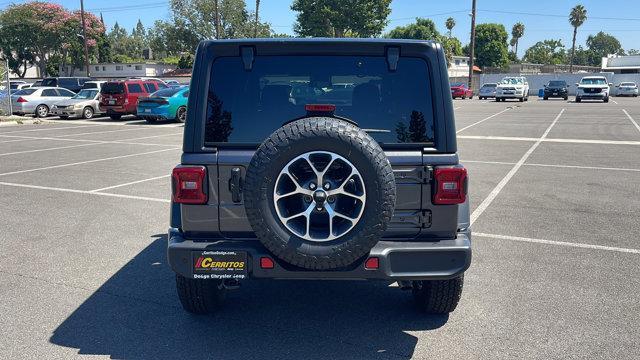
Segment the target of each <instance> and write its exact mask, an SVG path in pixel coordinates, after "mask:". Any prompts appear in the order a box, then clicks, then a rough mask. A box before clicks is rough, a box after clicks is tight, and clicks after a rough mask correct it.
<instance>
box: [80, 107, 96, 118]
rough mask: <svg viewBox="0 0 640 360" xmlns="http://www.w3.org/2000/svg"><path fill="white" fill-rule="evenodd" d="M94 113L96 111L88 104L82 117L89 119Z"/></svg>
mask: <svg viewBox="0 0 640 360" xmlns="http://www.w3.org/2000/svg"><path fill="white" fill-rule="evenodd" d="M94 113H95V112H94V111H93V108H91V107H90V106H87V107H85V108H84V109H82V118H83V119H87V120H89V119H91V118H93V115H94Z"/></svg>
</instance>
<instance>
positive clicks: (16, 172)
mask: <svg viewBox="0 0 640 360" xmlns="http://www.w3.org/2000/svg"><path fill="white" fill-rule="evenodd" d="M175 150H180V148H179V147H173V148H170V149H162V150H154V151H147V152H141V153H135V154H129V155H121V156H112V157H108V158H101V159H94V160H87V161H79V162H75V163H70V164H61V165H53V166H45V167H41V168H35V169H27V170H18V171H11V172H6V173H0V176H5V175H14V174H24V173H28V172H33V171H41V170H49V169H57V168H62V167H67V166H74V165H82V164H91V163H95V162H100V161H107V160H116V159H124V158H129V157H134V156H141V155H148V154H156V153H160V152H165V151H175Z"/></svg>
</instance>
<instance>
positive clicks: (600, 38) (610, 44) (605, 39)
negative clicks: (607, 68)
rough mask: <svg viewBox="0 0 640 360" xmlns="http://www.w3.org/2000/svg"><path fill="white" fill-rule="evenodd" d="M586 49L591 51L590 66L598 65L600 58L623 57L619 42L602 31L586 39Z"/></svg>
mask: <svg viewBox="0 0 640 360" xmlns="http://www.w3.org/2000/svg"><path fill="white" fill-rule="evenodd" d="M587 48H588V49H589V50H590V51H591V57H592V58H591V62H590V63H591V64H590V65H591V66H598V65H600V63H601V61H602V58H603V57H607V56H608V55H611V54H614V55H624V50H623V49H622V45H621V44H620V41H618V39H616V38H615V37H614V36H612V35H609V34H607V33H604V32H602V31H600V32H598V33H597V34H595V35H589V37H588V38H587Z"/></svg>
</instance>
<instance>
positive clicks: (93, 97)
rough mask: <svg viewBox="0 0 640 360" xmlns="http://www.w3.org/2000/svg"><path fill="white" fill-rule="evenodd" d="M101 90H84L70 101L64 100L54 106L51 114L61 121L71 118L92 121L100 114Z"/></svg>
mask: <svg viewBox="0 0 640 360" xmlns="http://www.w3.org/2000/svg"><path fill="white" fill-rule="evenodd" d="M99 96H100V90H98V89H83V90H80V92H79V93H77V94H76V95H75V96H74V97H72V98H71V99H68V100H62V101H59V102H57V103H55V104H54V105H53V107H52V108H51V114H52V115H57V116H59V117H60V119H68V118H70V117H82V118H84V119H91V118H92V117H93V116H94V115H95V114H97V113H99V112H100V108H99V106H98V103H99V101H98V97H99Z"/></svg>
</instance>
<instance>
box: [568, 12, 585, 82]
mask: <svg viewBox="0 0 640 360" xmlns="http://www.w3.org/2000/svg"><path fill="white" fill-rule="evenodd" d="M586 20H587V9H585V8H584V6H582V5H576V6H575V7H574V8H573V9H571V13H570V14H569V22H570V23H571V26H573V45H571V62H570V63H569V72H570V73H572V72H573V57H574V55H575V53H576V34H578V28H579V27H580V26H581V25H582V24H584V22H585V21H586Z"/></svg>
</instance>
